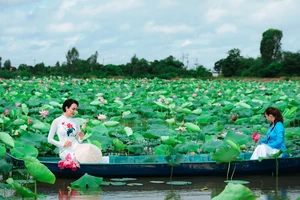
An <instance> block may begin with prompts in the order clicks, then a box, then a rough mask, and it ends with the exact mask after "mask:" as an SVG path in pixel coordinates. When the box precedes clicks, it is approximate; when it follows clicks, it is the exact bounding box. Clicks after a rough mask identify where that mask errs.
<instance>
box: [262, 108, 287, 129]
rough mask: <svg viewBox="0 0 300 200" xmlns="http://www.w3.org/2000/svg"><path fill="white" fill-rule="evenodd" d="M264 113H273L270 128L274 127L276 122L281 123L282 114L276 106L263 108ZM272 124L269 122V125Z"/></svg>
mask: <svg viewBox="0 0 300 200" xmlns="http://www.w3.org/2000/svg"><path fill="white" fill-rule="evenodd" d="M264 114H266V115H273V116H274V117H275V120H274V126H273V128H272V130H273V129H274V127H275V125H276V123H277V122H281V123H283V117H282V114H281V112H280V110H279V109H278V108H274V107H268V108H267V109H266V110H265V112H264ZM272 125H273V124H272V123H271V124H270V126H272ZM272 130H271V131H272Z"/></svg>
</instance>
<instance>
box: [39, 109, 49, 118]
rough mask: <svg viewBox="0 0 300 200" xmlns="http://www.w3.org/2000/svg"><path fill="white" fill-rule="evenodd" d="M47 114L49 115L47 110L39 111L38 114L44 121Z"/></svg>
mask: <svg viewBox="0 0 300 200" xmlns="http://www.w3.org/2000/svg"><path fill="white" fill-rule="evenodd" d="M48 113H49V112H48V110H41V111H40V114H41V115H42V116H43V118H44V119H45V118H46V117H47V115H48Z"/></svg>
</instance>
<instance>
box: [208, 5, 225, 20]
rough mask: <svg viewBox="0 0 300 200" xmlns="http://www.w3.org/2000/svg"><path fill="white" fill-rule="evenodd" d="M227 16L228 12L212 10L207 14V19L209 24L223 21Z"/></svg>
mask: <svg viewBox="0 0 300 200" xmlns="http://www.w3.org/2000/svg"><path fill="white" fill-rule="evenodd" d="M226 15H227V12H226V10H223V9H220V8H210V9H209V10H208V11H207V12H206V13H205V19H206V22H207V23H213V22H217V21H218V20H219V19H221V18H222V17H224V16H226Z"/></svg>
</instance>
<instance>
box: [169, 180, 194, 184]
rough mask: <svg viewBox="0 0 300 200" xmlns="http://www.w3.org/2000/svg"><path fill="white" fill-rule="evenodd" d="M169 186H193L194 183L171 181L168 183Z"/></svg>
mask: <svg viewBox="0 0 300 200" xmlns="http://www.w3.org/2000/svg"><path fill="white" fill-rule="evenodd" d="M166 184H167V185H191V184H192V182H190V181H169V182H166Z"/></svg>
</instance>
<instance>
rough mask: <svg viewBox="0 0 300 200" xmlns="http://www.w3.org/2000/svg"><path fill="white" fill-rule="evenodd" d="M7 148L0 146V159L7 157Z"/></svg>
mask: <svg viewBox="0 0 300 200" xmlns="http://www.w3.org/2000/svg"><path fill="white" fill-rule="evenodd" d="M5 153H6V148H5V147H4V146H2V145H0V159H1V158H2V157H4V156H5Z"/></svg>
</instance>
